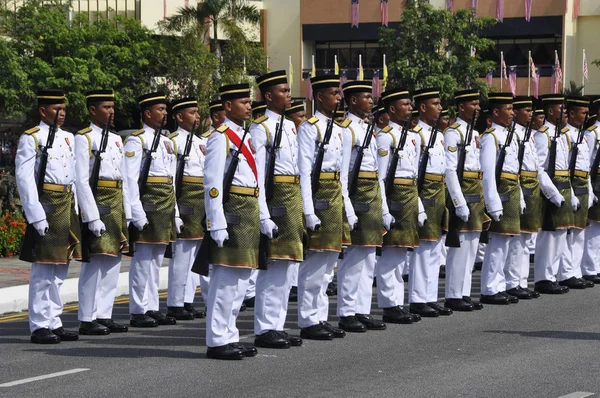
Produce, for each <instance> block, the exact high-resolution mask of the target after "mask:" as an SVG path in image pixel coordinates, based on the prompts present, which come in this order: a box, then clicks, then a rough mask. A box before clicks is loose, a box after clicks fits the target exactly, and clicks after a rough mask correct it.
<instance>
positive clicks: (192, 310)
mask: <svg viewBox="0 0 600 398" xmlns="http://www.w3.org/2000/svg"><path fill="white" fill-rule="evenodd" d="M183 309H184V310H186V311H187V312H190V313H192V314H194V317H196V319H200V318H206V311H204V310H197V309H195V308H194V305H193V304H192V303H183Z"/></svg>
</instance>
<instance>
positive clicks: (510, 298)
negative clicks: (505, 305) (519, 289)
mask: <svg viewBox="0 0 600 398" xmlns="http://www.w3.org/2000/svg"><path fill="white" fill-rule="evenodd" d="M498 294H501V295H503V296H504V297H506V298H507V299H508V302H509V303H510V304H517V303H518V302H519V298H518V297H515V296H511V295H510V294H508V293H506V292H499V293H498Z"/></svg>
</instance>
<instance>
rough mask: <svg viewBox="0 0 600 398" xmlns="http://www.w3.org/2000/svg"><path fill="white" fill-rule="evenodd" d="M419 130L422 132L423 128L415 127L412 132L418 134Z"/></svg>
mask: <svg viewBox="0 0 600 398" xmlns="http://www.w3.org/2000/svg"><path fill="white" fill-rule="evenodd" d="M421 130H423V127H421V126H419V125H416V126H415V128H413V129H412V131H414V132H415V133H419V132H420V131H421Z"/></svg>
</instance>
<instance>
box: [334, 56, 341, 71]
mask: <svg viewBox="0 0 600 398" xmlns="http://www.w3.org/2000/svg"><path fill="white" fill-rule="evenodd" d="M333 62H334V67H333V70H334V71H335V74H336V75H339V74H340V66H339V65H338V61H337V55H334V56H333Z"/></svg>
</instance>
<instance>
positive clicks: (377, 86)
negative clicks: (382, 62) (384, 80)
mask: <svg viewBox="0 0 600 398" xmlns="http://www.w3.org/2000/svg"><path fill="white" fill-rule="evenodd" d="M380 95H381V85H380V80H379V69H375V72H374V73H373V97H374V98H379V96H380Z"/></svg>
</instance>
